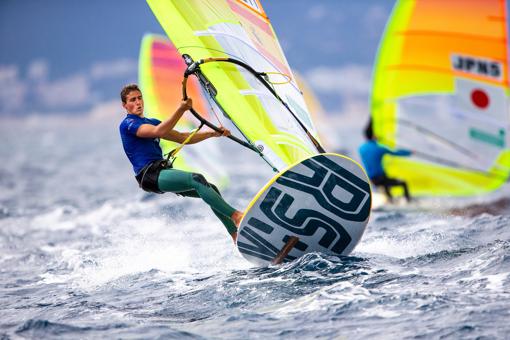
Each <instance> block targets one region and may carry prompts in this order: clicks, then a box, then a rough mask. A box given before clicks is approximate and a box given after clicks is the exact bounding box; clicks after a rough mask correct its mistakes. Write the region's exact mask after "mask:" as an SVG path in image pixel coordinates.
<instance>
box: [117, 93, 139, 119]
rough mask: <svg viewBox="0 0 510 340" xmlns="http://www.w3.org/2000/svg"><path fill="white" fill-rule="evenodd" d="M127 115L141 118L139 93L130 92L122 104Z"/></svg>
mask: <svg viewBox="0 0 510 340" xmlns="http://www.w3.org/2000/svg"><path fill="white" fill-rule="evenodd" d="M122 106H124V108H125V109H126V111H127V113H130V114H133V115H137V116H141V115H142V114H143V97H142V93H141V92H140V91H136V90H135V91H131V92H129V93H128V95H127V96H126V102H125V103H122Z"/></svg>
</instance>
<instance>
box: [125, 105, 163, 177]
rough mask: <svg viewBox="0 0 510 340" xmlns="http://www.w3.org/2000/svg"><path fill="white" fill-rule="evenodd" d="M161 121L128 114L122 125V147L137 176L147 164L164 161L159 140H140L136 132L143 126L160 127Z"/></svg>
mask: <svg viewBox="0 0 510 340" xmlns="http://www.w3.org/2000/svg"><path fill="white" fill-rule="evenodd" d="M160 123H161V121H160V120H157V119H155V118H145V117H143V118H142V117H139V116H137V115H133V114H128V115H127V116H126V118H124V120H123V121H122V122H121V123H120V126H119V131H120V138H121V139H122V146H123V147H124V151H125V152H126V155H127V157H128V158H129V161H130V162H131V164H132V165H133V170H134V172H135V175H138V174H139V173H140V171H141V170H142V169H143V167H144V166H146V165H147V164H149V163H151V162H153V161H157V160H160V159H163V151H161V147H160V146H159V138H140V137H137V136H136V131H138V128H139V127H140V125H142V124H150V125H154V126H156V125H159V124H160Z"/></svg>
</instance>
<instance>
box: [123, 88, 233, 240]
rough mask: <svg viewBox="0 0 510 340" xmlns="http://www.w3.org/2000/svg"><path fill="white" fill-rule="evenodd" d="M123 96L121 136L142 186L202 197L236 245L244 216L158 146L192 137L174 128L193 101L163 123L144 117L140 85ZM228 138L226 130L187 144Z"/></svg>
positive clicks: (203, 134) (198, 135) (205, 134)
mask: <svg viewBox="0 0 510 340" xmlns="http://www.w3.org/2000/svg"><path fill="white" fill-rule="evenodd" d="M120 97H121V100H122V106H123V107H124V109H125V110H126V113H127V115H126V117H125V118H124V120H123V121H122V122H121V124H120V127H119V130H120V136H121V139H122V145H123V147H124V151H125V153H126V156H127V157H128V159H129V161H130V162H131V164H132V165H133V170H134V172H135V178H136V180H137V181H138V184H139V185H140V187H141V188H142V189H143V190H145V191H149V192H155V193H164V192H173V193H176V194H178V195H182V196H188V197H200V198H202V199H203V200H204V201H205V202H206V203H207V204H208V205H209V206H210V207H211V209H212V210H213V212H214V214H215V215H216V216H217V217H218V218H219V219H220V220H221V222H222V223H223V224H224V226H225V228H226V229H227V231H228V233H229V234H230V236H231V237H232V239H233V240H234V242H235V241H236V239H237V228H238V227H239V224H240V222H241V219H242V217H243V213H242V212H240V211H238V210H236V209H234V208H233V207H231V206H230V205H229V204H228V203H227V202H225V200H224V199H223V198H222V197H221V194H220V192H219V191H218V189H217V188H216V186H215V185H213V184H211V183H209V182H207V180H206V179H205V177H204V176H203V175H201V174H198V173H191V172H186V171H182V170H178V169H175V168H172V166H171V164H167V161H166V160H165V159H164V158H163V152H162V150H161V147H160V146H159V139H160V138H162V139H166V140H170V141H173V142H176V143H183V142H184V141H185V140H186V139H187V138H188V137H189V136H190V133H186V132H179V131H176V130H174V127H175V124H176V123H177V121H178V120H179V119H180V118H181V117H182V115H183V114H184V112H186V111H187V110H189V109H190V108H191V107H192V101H191V99H190V98H188V99H187V100H183V101H182V102H181V104H180V106H179V107H178V108H177V110H176V111H175V113H174V114H172V115H171V116H170V117H169V118H168V119H166V120H164V121H163V122H161V121H160V120H158V119H154V118H146V117H145V116H144V102H143V96H142V92H141V91H140V89H139V87H138V85H136V84H129V85H126V86H124V88H123V89H122V91H121V93H120ZM228 135H230V132H229V131H228V130H227V129H223V130H222V133H219V132H216V131H207V132H197V133H195V134H194V135H193V136H192V137H191V138H190V139H189V141H187V144H194V143H198V142H201V141H203V140H205V139H208V138H210V137H220V136H228Z"/></svg>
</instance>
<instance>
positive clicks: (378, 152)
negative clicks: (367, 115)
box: [358, 121, 412, 203]
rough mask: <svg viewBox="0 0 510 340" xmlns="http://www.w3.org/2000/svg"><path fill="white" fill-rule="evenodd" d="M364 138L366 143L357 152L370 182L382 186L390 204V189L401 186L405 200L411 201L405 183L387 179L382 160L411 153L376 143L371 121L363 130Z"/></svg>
mask: <svg viewBox="0 0 510 340" xmlns="http://www.w3.org/2000/svg"><path fill="white" fill-rule="evenodd" d="M365 137H366V139H367V141H366V142H365V143H363V144H362V145H361V146H360V147H359V149H358V152H359V154H360V156H361V161H362V162H363V166H364V167H365V170H366V171H367V175H368V177H369V178H370V181H371V182H372V183H373V184H374V185H375V186H382V187H383V188H384V192H385V193H386V196H387V197H388V201H389V202H390V203H391V202H392V201H393V196H392V195H391V188H392V187H394V186H401V187H402V188H403V189H404V195H405V197H406V200H407V202H409V201H410V200H411V196H410V195H409V189H408V187H407V183H406V182H405V181H402V180H400V179H396V178H389V177H388V176H387V175H386V173H385V172H384V169H383V166H382V159H383V156H384V155H387V154H388V155H393V156H410V155H411V154H412V152H411V151H409V150H403V149H400V150H395V151H392V150H390V149H388V148H386V147H384V146H382V145H380V144H379V143H377V139H376V137H375V136H374V133H373V130H372V121H370V122H369V123H368V125H367V127H366V128H365Z"/></svg>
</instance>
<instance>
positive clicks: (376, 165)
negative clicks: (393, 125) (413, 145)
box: [358, 140, 411, 179]
mask: <svg viewBox="0 0 510 340" xmlns="http://www.w3.org/2000/svg"><path fill="white" fill-rule="evenodd" d="M358 152H359V154H360V156H361V161H362V162H363V166H364V167H365V170H366V171H367V175H368V177H369V178H370V179H373V178H375V177H378V176H386V174H385V172H384V169H383V167H382V158H383V156H384V155H386V154H389V155H394V156H409V155H411V152H410V151H408V150H396V151H391V150H390V149H388V148H385V147H384V146H382V145H379V144H378V143H377V142H376V141H375V140H369V141H367V142H365V143H363V144H362V145H361V146H360V147H359V149H358Z"/></svg>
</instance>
